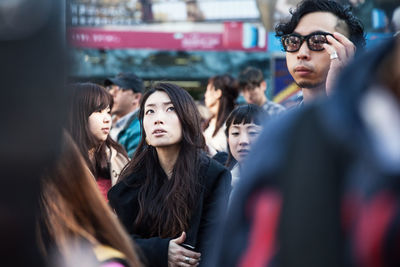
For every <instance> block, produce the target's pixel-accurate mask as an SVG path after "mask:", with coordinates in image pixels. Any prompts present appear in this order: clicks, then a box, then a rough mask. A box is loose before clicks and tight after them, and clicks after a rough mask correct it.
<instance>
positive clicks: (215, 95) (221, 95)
mask: <svg viewBox="0 0 400 267" xmlns="http://www.w3.org/2000/svg"><path fill="white" fill-rule="evenodd" d="M238 95H239V87H238V82H237V81H236V79H235V78H233V77H232V76H231V75H229V74H224V75H217V76H213V77H211V78H210V79H209V81H208V85H207V91H206V93H205V95H204V100H205V104H206V106H207V107H208V109H209V110H210V113H211V114H212V116H211V119H210V121H209V123H208V127H207V128H206V130H205V131H204V137H205V138H206V143H207V148H208V153H209V155H211V156H213V155H215V154H216V153H217V152H227V146H226V136H225V133H224V132H225V125H224V124H225V121H226V118H227V117H228V115H229V113H231V111H232V110H233V109H234V108H235V101H236V98H237V97H238Z"/></svg>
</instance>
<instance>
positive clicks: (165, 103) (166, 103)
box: [145, 101, 172, 107]
mask: <svg viewBox="0 0 400 267" xmlns="http://www.w3.org/2000/svg"><path fill="white" fill-rule="evenodd" d="M162 105H163V106H168V105H172V102H171V101H168V102H164V103H162ZM155 106H156V104H152V103H150V104H146V106H145V107H155Z"/></svg>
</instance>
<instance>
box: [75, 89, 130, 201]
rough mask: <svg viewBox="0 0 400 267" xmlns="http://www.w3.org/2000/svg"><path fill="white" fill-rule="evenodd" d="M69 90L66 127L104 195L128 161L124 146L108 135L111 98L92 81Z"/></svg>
mask: <svg viewBox="0 0 400 267" xmlns="http://www.w3.org/2000/svg"><path fill="white" fill-rule="evenodd" d="M71 89H72V90H73V97H72V103H71V110H70V114H69V121H68V130H69V132H70V134H71V136H72V138H73V139H74V141H75V143H76V144H77V145H78V148H79V150H80V152H81V153H82V156H83V158H84V159H85V162H86V164H87V166H88V168H89V169H90V171H91V172H92V174H93V176H94V177H95V179H96V181H97V184H98V186H99V189H100V191H101V192H102V194H103V195H104V196H105V197H106V195H107V191H108V190H109V189H110V188H111V186H112V185H114V184H115V183H116V182H117V179H118V177H119V174H120V172H121V170H122V169H123V168H124V167H125V165H126V164H127V163H128V162H129V159H128V155H127V153H126V151H125V150H124V148H123V147H122V146H121V145H119V144H118V143H116V142H115V141H113V140H112V139H111V137H110V136H109V133H110V129H111V114H110V112H111V108H112V105H113V98H112V96H111V95H110V94H109V93H108V92H107V91H106V90H105V89H104V88H103V87H101V86H99V85H96V84H93V83H78V84H73V85H72V86H71Z"/></svg>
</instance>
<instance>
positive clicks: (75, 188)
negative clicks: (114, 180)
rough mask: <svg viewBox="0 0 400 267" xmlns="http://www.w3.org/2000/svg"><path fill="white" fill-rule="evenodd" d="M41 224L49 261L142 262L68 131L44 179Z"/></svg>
mask: <svg viewBox="0 0 400 267" xmlns="http://www.w3.org/2000/svg"><path fill="white" fill-rule="evenodd" d="M37 230H38V231H37V234H38V235H37V236H38V241H39V242H38V245H39V248H40V249H41V251H42V253H43V256H44V258H45V259H46V260H47V261H48V262H47V263H48V264H47V265H48V266H54V265H57V266H58V265H59V266H102V267H103V266H115V267H128V266H129V267H140V266H142V265H141V263H140V261H139V257H138V256H137V254H136V252H135V250H134V247H133V244H132V241H131V240H130V238H129V236H128V234H127V233H126V232H125V231H124V229H123V227H122V226H121V224H120V223H119V222H118V220H117V218H115V215H114V214H113V213H112V211H111V209H110V207H109V206H108V205H107V203H106V202H105V201H104V198H103V197H102V195H101V194H100V192H99V190H97V188H96V183H95V181H94V179H93V177H92V175H91V173H90V171H89V170H88V168H87V166H86V163H85V161H84V160H83V158H82V156H81V154H80V152H79V150H78V148H77V146H76V145H75V144H74V142H73V141H72V139H71V137H70V136H69V135H68V134H65V135H64V145H63V151H62V154H61V156H60V158H59V159H57V160H56V162H55V164H52V165H50V166H48V167H47V169H46V172H45V173H44V174H43V177H42V179H41V194H40V200H39V215H38V228H37ZM78 255H79V256H82V258H80V257H78ZM77 258H78V259H77ZM54 260H56V261H58V262H53V261H54ZM74 262H75V263H74ZM85 262H86V264H87V265H85ZM60 263H62V264H60ZM89 263H90V264H89ZM107 264H110V265H107ZM111 264H113V265H111Z"/></svg>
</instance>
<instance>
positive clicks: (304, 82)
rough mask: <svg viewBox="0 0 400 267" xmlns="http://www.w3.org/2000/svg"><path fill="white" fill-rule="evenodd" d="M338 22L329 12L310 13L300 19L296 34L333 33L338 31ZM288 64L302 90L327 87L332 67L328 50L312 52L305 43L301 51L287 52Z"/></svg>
mask: <svg viewBox="0 0 400 267" xmlns="http://www.w3.org/2000/svg"><path fill="white" fill-rule="evenodd" d="M337 21H338V19H337V17H336V16H335V15H333V14H332V13H329V12H313V13H309V14H307V15H304V16H303V17H302V18H301V19H300V21H299V23H298V25H297V27H296V28H295V30H294V33H297V34H300V35H303V36H305V35H308V34H310V33H313V32H317V31H322V32H328V33H333V32H335V31H337V30H336V29H335V27H336V25H337ZM286 63H287V67H288V69H289V72H290V74H291V75H292V77H293V79H294V80H295V82H296V83H297V84H298V85H299V86H300V87H301V88H315V87H319V86H325V81H326V76H327V74H328V71H329V66H330V58H329V54H328V53H327V51H326V50H322V51H312V50H310V49H309V48H308V46H307V42H306V41H304V42H303V44H302V45H301V47H300V49H299V51H297V52H292V53H290V52H286Z"/></svg>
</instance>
